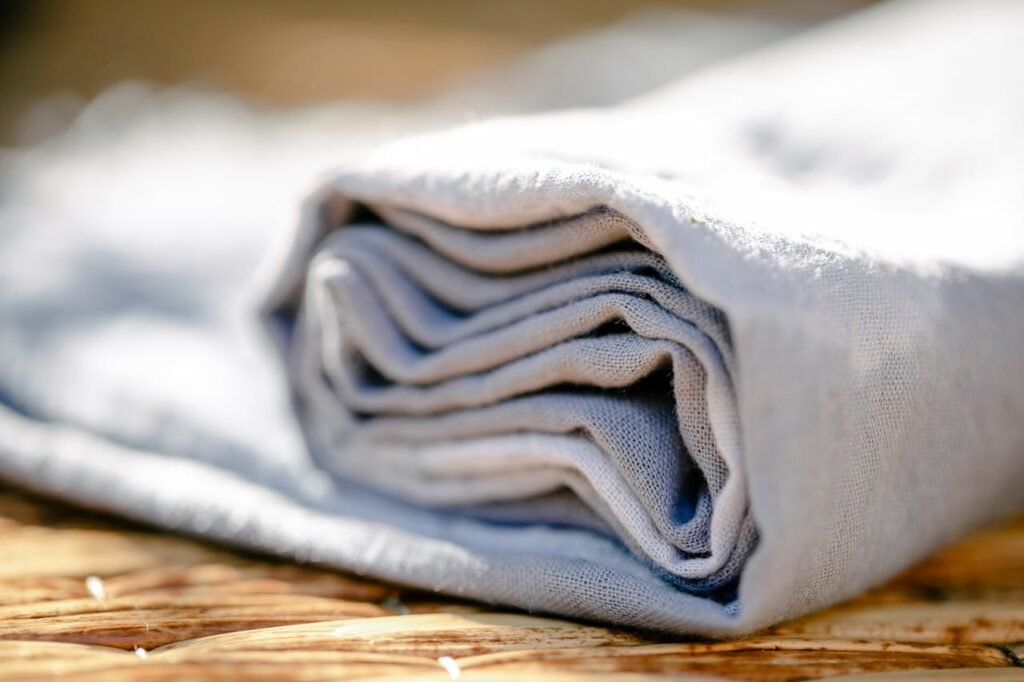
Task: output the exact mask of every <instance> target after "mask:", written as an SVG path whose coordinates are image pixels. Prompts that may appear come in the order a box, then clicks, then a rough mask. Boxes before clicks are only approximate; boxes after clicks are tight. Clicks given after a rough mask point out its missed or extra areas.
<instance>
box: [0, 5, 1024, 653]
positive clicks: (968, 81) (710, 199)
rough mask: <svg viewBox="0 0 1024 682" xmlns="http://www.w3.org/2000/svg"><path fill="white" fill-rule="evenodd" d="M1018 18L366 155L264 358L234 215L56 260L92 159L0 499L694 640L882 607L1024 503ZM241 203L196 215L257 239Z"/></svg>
mask: <svg viewBox="0 0 1024 682" xmlns="http://www.w3.org/2000/svg"><path fill="white" fill-rule="evenodd" d="M1022 10H1024V7H1022V6H1021V5H1020V4H1019V3H1014V2H999V1H998V0H986V1H985V2H977V3H942V2H931V3H929V2H901V3H895V4H892V5H885V6H882V7H880V8H878V9H872V10H870V11H868V12H867V13H865V14H864V15H862V16H859V17H854V18H851V19H848V20H844V21H841V22H839V23H837V24H836V25H834V26H829V27H825V28H822V29H819V30H816V31H813V32H811V33H808V34H806V35H803V36H798V37H795V38H792V39H790V40H788V41H786V42H785V43H784V44H782V45H780V46H777V47H773V48H770V49H768V50H764V51H761V52H758V53H754V54H752V55H748V56H744V57H741V58H738V59H734V60H731V61H728V62H726V63H723V64H721V65H718V66H715V67H713V68H707V69H704V70H702V71H701V72H699V73H697V74H694V75H688V76H687V77H686V78H683V79H681V80H680V81H679V82H678V83H676V84H674V85H672V86H670V87H668V88H666V89H664V90H662V91H660V92H656V93H653V94H650V95H647V96H644V97H640V98H638V99H635V100H632V101H630V102H628V103H626V104H622V105H618V106H614V107H608V108H605V109H594V110H579V111H568V112H563V113H554V114H545V115H540V116H533V117H522V118H510V119H499V120H494V121H488V122H483V123H480V124H475V125H470V126H466V127H462V128H458V129H455V130H452V131H447V132H441V133H435V134H430V135H424V136H420V137H415V138H410V139H407V140H404V141H399V142H397V143H395V144H392V145H389V146H386V147H382V148H380V149H378V150H376V151H374V152H372V153H369V154H366V155H361V156H360V158H359V159H358V160H355V161H353V162H351V163H348V164H346V165H345V166H343V167H342V168H341V169H339V170H337V171H335V172H332V173H331V174H329V175H328V176H326V177H325V179H324V180H323V182H322V184H321V187H320V188H319V189H318V190H316V191H315V192H314V193H313V195H312V196H311V197H310V198H309V199H308V200H307V201H306V202H305V204H304V205H303V207H302V209H301V220H300V221H299V225H298V227H297V228H296V227H295V226H294V223H293V224H292V226H291V228H290V229H289V230H287V234H286V235H285V237H284V239H285V242H286V244H285V245H284V246H281V247H280V248H279V249H278V250H277V251H276V252H275V257H274V258H273V262H272V263H271V265H270V266H269V269H268V274H267V275H266V277H267V278H269V280H268V281H262V282H261V289H260V290H261V294H260V297H261V305H262V312H263V317H264V320H265V322H266V324H267V326H269V329H270V330H271V332H272V336H273V338H274V339H275V341H276V348H275V349H271V348H264V347H262V346H260V344H259V342H258V339H260V338H262V337H260V336H259V335H258V334H257V332H256V331H255V329H254V328H250V327H249V326H247V323H248V322H253V323H255V321H256V311H255V310H253V309H251V308H249V307H247V305H246V301H247V300H248V299H246V298H245V297H243V296H241V295H240V293H239V292H240V291H241V290H242V289H243V285H244V284H247V282H248V280H247V278H246V277H245V276H244V275H245V272H246V268H245V267H242V265H243V264H244V262H245V259H244V258H242V257H241V256H240V255H239V254H242V253H248V254H251V253H253V252H254V251H255V248H254V246H255V245H260V246H261V245H262V242H261V239H257V238H255V237H250V239H248V240H247V238H246V225H245V221H241V220H237V216H235V218H236V220H235V223H232V224H234V225H235V226H236V227H239V229H238V230H237V231H234V232H229V231H224V230H223V229H222V230H221V231H220V232H216V231H213V230H211V229H208V228H210V227H211V226H212V223H207V224H205V227H203V228H202V229H200V228H197V229H196V230H195V231H194V232H189V233H187V238H183V239H178V240H177V241H175V240H171V239H168V240H167V241H165V242H161V241H153V240H154V239H155V237H152V238H150V239H149V240H147V239H146V238H145V236H146V235H145V233H141V232H137V231H134V230H128V229H125V230H122V231H121V232H118V233H115V232H111V231H109V230H108V231H106V232H104V231H102V230H97V231H96V233H95V234H99V235H103V236H104V238H105V239H106V240H107V241H100V242H97V241H96V240H91V241H90V240H89V239H85V238H83V239H81V240H80V242H76V241H75V240H74V239H68V240H67V241H64V242H61V243H60V245H58V246H54V245H53V244H44V243H43V239H42V238H41V237H40V236H39V235H41V234H46V232H45V229H44V227H45V226H46V225H53V224H60V220H67V221H76V220H83V219H86V218H88V216H89V211H90V210H91V209H92V208H93V207H95V206H96V204H95V203H94V202H93V203H88V202H86V203H85V204H82V203H75V202H74V201H70V202H68V203H67V205H66V206H65V205H64V204H62V203H61V202H55V201H48V200H47V198H48V194H49V193H50V192H56V188H57V187H59V186H60V182H63V181H66V180H67V178H69V177H75V175H74V172H72V171H73V168H77V167H80V166H74V167H73V168H72V170H67V169H65V170H66V171H67V172H66V173H65V174H60V173H57V174H56V175H55V176H53V177H55V178H56V180H58V181H60V182H55V183H41V184H39V185H36V184H33V183H31V182H30V183H27V184H25V185H23V186H22V188H23V189H24V187H29V188H34V189H35V191H36V192H37V193H38V197H37V198H36V199H35V200H34V201H35V203H33V199H32V197H33V196H34V195H32V194H31V192H25V191H21V192H19V193H17V196H19V197H22V198H21V201H22V202H23V203H22V204H20V205H18V204H17V203H16V199H15V198H11V197H13V196H14V195H13V194H12V195H11V196H9V197H8V200H9V201H10V202H12V205H16V206H19V208H17V210H15V209H13V208H6V209H5V213H4V220H5V221H6V222H15V223H18V224H19V225H22V224H24V225H29V226H31V225H39V226H43V227H41V228H40V229H41V230H42V231H33V230H31V229H27V228H25V229H22V230H20V231H17V232H15V233H14V234H15V235H16V236H17V239H13V240H12V241H11V243H10V246H11V248H10V250H9V251H8V253H6V254H3V255H0V264H2V267H0V274H4V275H5V281H7V282H9V283H12V286H11V287H9V289H8V290H9V291H14V292H15V293H14V294H12V295H10V296H9V297H8V298H7V300H0V319H2V320H3V322H4V325H2V326H3V329H2V330H0V351H2V353H3V356H4V358H5V360H6V362H5V364H4V365H0V400H2V402H3V403H4V404H5V405H6V407H2V408H0V474H2V475H4V476H5V477H8V478H10V479H13V480H16V481H20V482H21V483H23V484H26V485H30V486H32V487H35V488H37V489H40V490H44V491H48V492H51V493H58V494H61V495H64V496H67V497H69V498H71V499H75V500H79V501H82V502H85V503H88V504H92V505H98V506H102V507H104V508H107V509H112V510H115V511H118V512H121V513H125V514H130V515H132V516H135V517H139V518H143V519H146V520H149V521H152V522H156V523H159V524H161V525H162V526H165V527H169V528H176V529H182V530H185V531H187V532H191V533H199V534H203V535H205V536H208V537H212V538H216V539H220V540H223V541H226V542H231V543H235V544H241V545H244V546H248V547H256V548H259V549H262V550H267V551H272V552H276V553H279V554H282V555H286V556H294V557H298V558H300V559H305V560H315V561H319V562H322V563H326V564H329V565H332V566H336V567H339V568H342V569H346V570H354V571H358V572H360V573H368V574H371V575H374V576H377V577H380V578H384V579H389V580H397V581H401V582H404V583H408V584H413V585H417V586H421V587H424V588H428V589H434V590H439V591H444V592H447V593H454V594H459V595H463V596H466V597H472V598H477V599H483V600H488V601H492V602H497V603H502V604H507V605H513V606H518V607H523V608H527V609H536V610H541V611H545V612H550V613H558V614H565V615H570V616H580V617H589V618H599V619H603V620H607V621H613V622H617V623H621V624H627V625H635V626H642V627H646V628H655V629H663V630H669V631H674V632H686V633H702V634H709V635H729V634H736V633H742V632H748V631H751V630H753V629H755V628H758V627H761V626H764V625H766V624H768V623H771V622H774V621H777V620H780V619H783V618H786V617H789V616H793V615H796V614H799V613H804V612H807V611H809V610H811V609H814V608H818V607H820V606H823V605H826V604H829V603H833V602H835V601H837V600H839V599H842V598H844V597H846V596H849V595H852V594H854V593H856V592H858V591H861V590H863V589H865V588H867V587H868V586H870V585H872V584H875V583H876V582H878V581H880V580H882V579H884V578H886V577H888V576H890V575H892V574H893V573H894V572H896V571H898V570H900V569H901V568H903V567H905V566H906V565H908V564H909V563H910V562H912V561H914V560H916V559H918V558H920V557H922V556H924V555H925V554H926V553H927V552H929V551H932V550H934V549H935V548H936V547H938V546H939V545H941V544H942V543H944V542H946V541H948V540H950V539H951V538H953V537H955V536H956V535H958V534H960V533H962V532H963V531H965V530H967V529H969V528H971V527H973V526H976V525H977V524H980V523H983V522H985V521H987V520H990V519H994V518H997V517H999V516H1001V515H1005V514H1006V513H1009V512H1011V511H1012V510H1015V509H1018V508H1020V507H1021V505H1022V504H1024V480H1022V479H1021V475H1022V472H1024V467H1022V466H1021V464H1022V462H1024V352H1022V351H1021V349H1022V348H1024V312H1022V311H1024V229H1022V225H1024V223H1022V216H1024V191H1021V189H1022V188H1024V168H1022V166H1021V162H1020V160H1021V159H1022V158H1024V89H1022V88H1020V87H1019V85H1020V82H1019V75H1020V74H1019V64H1021V63H1024V51H1022V50H1024V15H1022ZM292 134H295V132H294V131H292ZM257 137H259V136H257ZM283 138H284V139H285V143H284V144H282V148H287V147H288V144H287V139H289V138H288V136H287V135H285V136H283ZM260 139H261V140H262V137H260ZM274 139H277V138H274ZM328 139H330V136H329V135H324V136H323V140H328ZM203 140H205V142H204V144H205V145H207V146H209V144H210V143H211V140H218V141H222V140H221V137H219V136H207V137H205V138H203ZM277 142H278V143H279V142H280V140H279V139H278V140H277ZM309 142H310V140H308V139H305V143H306V144H308V143H309ZM314 142H315V140H314ZM263 143H264V142H262V141H261V142H260V143H259V144H263ZM325 143H326V142H325ZM267 144H269V143H267ZM253 146H254V148H255V147H258V144H257V143H256V142H253ZM311 146H316V145H315V144H314V145H311ZM149 149H152V148H151V147H150V148H149ZM223 157H224V155H223V154H221V155H219V156H218V158H223ZM252 158H254V159H263V160H265V161H266V160H267V159H274V158H275V157H274V155H273V154H267V153H260V154H255V155H253V157H252ZM267 163H268V166H266V168H269V164H271V162H270V161H268V162H267ZM241 165H243V164H240V166H241ZM161 168H166V164H163V165H161ZM44 177H50V176H45V175H44ZM187 177H188V173H186V172H183V173H182V174H181V178H182V180H181V181H182V182H184V178H187ZM226 177H227V176H226ZM268 177H276V176H274V175H273V174H270V175H268ZM282 182H283V181H282ZM155 185H159V186H160V189H161V190H162V191H163V193H160V194H159V196H160V197H161V200H162V199H163V198H164V197H165V186H164V185H163V184H162V183H155ZM204 189H208V188H204ZM236 194H237V196H234V195H233V196H232V197H228V198H225V197H224V196H220V195H217V196H213V197H211V196H209V194H206V195H202V196H205V197H206V200H207V204H206V206H208V207H209V208H210V210H214V209H215V208H217V209H219V208H222V207H223V206H225V205H232V206H235V205H237V206H238V207H252V211H251V214H244V215H246V216H248V217H247V218H246V219H247V220H248V219H249V217H251V218H252V219H253V220H256V218H257V217H258V216H256V214H257V213H262V212H263V210H264V208H265V207H264V205H263V204H261V203H260V202H261V201H262V200H264V199H265V197H263V196H262V195H260V194H259V193H257V192H249V193H246V192H237V193H236ZM82 196H84V197H86V198H88V199H90V200H92V199H93V197H94V194H93V193H89V192H83V193H82ZM130 196H131V195H130V193H123V194H121V195H119V197H120V198H119V199H117V200H116V201H114V202H113V205H114V208H116V207H117V206H118V205H120V204H118V202H119V201H122V200H123V201H127V200H128V198H129V197H130ZM24 197H28V198H27V199H25V198H24ZM78 201H79V202H82V201H84V200H83V199H82V198H81V197H78ZM231 202H237V204H233V203H231ZM189 205H190V204H188V203H187V202H180V203H173V204H160V206H159V208H160V209H161V210H159V211H157V210H153V211H149V210H148V209H149V208H152V207H149V206H147V207H142V208H146V209H147V210H146V212H145V213H143V212H142V211H141V210H133V211H130V212H128V213H127V214H128V215H129V216H130V217H131V218H132V219H133V220H139V219H140V218H139V216H140V215H153V216H157V217H159V216H160V215H163V211H166V210H172V209H175V210H177V209H180V207H181V206H185V207H187V206H189ZM197 205H198V206H203V204H201V203H200V204H197ZM83 206H84V208H83V209H82V210H78V209H79V208H81V207H83ZM104 206H106V205H104ZM107 208H110V207H109V206H107ZM138 208H139V207H136V209H138ZM239 210H241V208H240V209H239ZM61 211H63V212H61ZM55 215H56V216H58V217H59V218H60V220H56V221H55V219H54V216H55ZM102 215H104V216H108V217H109V216H113V217H114V218H113V219H118V220H123V219H124V215H125V214H124V212H118V211H114V210H110V211H109V212H108V213H105V214H102ZM239 215H242V214H239ZM33 221H34V222H33ZM216 235H220V236H221V237H222V240H220V241H217V240H214V236H216ZM164 236H165V237H166V235H164ZM179 236H180V235H179ZM204 240H206V241H204ZM150 242H152V243H150ZM97 243H101V244H102V245H103V246H104V248H103V249H97V248H96V244H97ZM154 244H155V246H154ZM215 246H216V248H215ZM112 254H116V255H117V256H118V257H117V258H114V257H113V255H112ZM202 254H207V257H206V258H205V259H204V260H200V261H196V260H195V259H196V257H197V255H202ZM197 262H198V263H199V264H198V265H197V264H196V263H197ZM53 263H61V264H64V265H65V266H67V267H61V268H54V267H52V264H53ZM48 264H49V266H48ZM71 266H74V267H71ZM54 272H59V273H63V274H61V276H60V277H54V276H52V275H53V273H54ZM133 272H135V273H136V275H134V276H133V275H132V273H133ZM138 272H141V275H139V274H138ZM126 283H129V284H131V286H127V285H126ZM254 326H255V325H254ZM260 331H261V332H265V331H266V330H265V329H261V330H260ZM282 358H283V362H282ZM282 368H283V370H284V371H281V370H282ZM286 392H287V394H288V395H286ZM293 410H294V412H293ZM296 415H297V417H298V418H297V419H295V416H296ZM300 430H301V432H302V435H303V436H304V438H300V437H299V435H300V434H299V431H300Z"/></svg>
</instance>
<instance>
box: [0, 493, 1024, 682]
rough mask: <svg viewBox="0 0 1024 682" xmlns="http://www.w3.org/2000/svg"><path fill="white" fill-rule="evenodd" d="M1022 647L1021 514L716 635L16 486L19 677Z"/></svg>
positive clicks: (510, 668) (701, 667)
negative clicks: (196, 537) (508, 596)
mask: <svg viewBox="0 0 1024 682" xmlns="http://www.w3.org/2000/svg"><path fill="white" fill-rule="evenodd" d="M1022 643H1024V520H1021V521H1017V522H1015V523H1012V524H1010V525H1008V526H1003V527H1000V528H996V529H993V530H989V531H986V532H984V533H981V534H979V535H976V536H974V537H973V538H970V539H968V540H966V541H964V542H962V543H960V544H958V545H956V546H955V547H952V548H950V549H948V550H946V551H945V552H943V553H941V554H940V555H938V556H936V557H935V558H933V559H932V560H930V561H928V562H927V563H925V564H924V565H922V566H919V567H917V568H916V569H914V570H912V571H910V572H909V573H907V574H905V575H903V576H901V577H900V578H898V579H897V580H895V581H893V582H892V583H890V584H889V585H887V586H885V587H883V588H881V589H879V590H876V591H875V592H873V593H871V594H869V595H867V596H864V597H861V598H860V599H857V600H855V601H853V602H851V603H848V604H845V605H843V606H840V607H838V608H834V609H832V610H829V611H826V612H824V613H819V614H816V615H814V616H811V617H808V618H804V619H801V620H797V621H793V622H789V623H784V624H782V625H779V626H778V627H776V628H774V629H773V630H772V631H770V632H768V633H763V634H761V635H758V636H755V637H749V638H747V639H743V640H740V641H735V642H717V643H714V642H701V641H685V640H679V639H677V640H674V641H672V640H663V639H662V640H659V639H653V638H651V637H650V636H645V635H642V634H638V633H635V632H628V631H623V630H616V629H609V628H604V627H599V626H596V625H593V624H585V623H573V622H567V621H563V620H554V619H549V618H543V617H537V616H530V615H524V614H521V613H513V612H507V611H500V610H497V609H491V608H486V607H484V606H480V605H475V604H468V603H464V602H459V601H455V600H448V599H440V598H438V597H437V596H435V595H428V594H423V593H416V592H411V591H407V590H403V589H400V588H396V587H393V586H389V585H383V584H380V583H375V582H370V581H367V580H364V579H361V578H354V577H351V576H347V575H341V574H338V573H334V572H330V571H326V570H320V569H317V568H313V567H302V566H295V565H292V564H286V563H282V562H279V561H274V560H271V559H266V558H262V557H256V556H251V555H245V554H241V553H234V552H230V551H226V550H224V549H219V548H213V547H210V546H208V545H205V544H202V543H200V542H196V541H192V540H189V539H186V538H182V537H178V536H173V535H168V534H166V533H162V532H159V531H155V530H152V529H149V528H146V527H142V526H137V525H133V524H130V523H127V522H124V521H120V520H117V519H112V518H109V517H106V516H102V515H99V514H96V513H92V512H87V511H83V510H79V509H75V508H72V507H68V506H65V505H63V504H60V503H56V502H53V501H49V500H45V499H42V498H38V497H34V496H31V495H29V494H27V493H24V492H21V491H18V490H14V489H11V488H7V487H0V679H3V680H27V679H37V678H44V677H49V676H51V675H53V674H55V673H56V674H61V675H65V676H71V677H74V678H75V679H88V680H127V679H144V680H165V679H166V680H217V679H273V680H354V679H395V680H404V679H428V680H450V679H461V680H503V679H528V680H540V681H542V682H546V681H550V680H575V679H584V678H586V679H595V678H596V679H610V680H626V679H630V680H632V679H638V680H650V679H663V678H665V677H670V678H672V679H708V678H711V679H730V680H734V679H753V680H800V679H814V678H819V677H834V676H841V675H863V677H858V678H857V679H872V680H874V679H885V680H890V679H891V680H910V679H913V680H917V679H929V680H931V679H936V680H948V679H988V680H1003V679H1006V680H1010V679H1024V664H1022V662H1021V660H1020V659H1021V657H1024V644H1022ZM901 671H902V672H901ZM907 671H911V672H907ZM851 679H852V678H851Z"/></svg>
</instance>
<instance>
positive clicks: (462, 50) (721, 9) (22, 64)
mask: <svg viewBox="0 0 1024 682" xmlns="http://www.w3.org/2000/svg"><path fill="white" fill-rule="evenodd" d="M866 4H868V2H867V1H866V0H823V1H811V0H785V1H781V0H775V1H769V2H754V1H753V0H746V1H743V0H660V1H659V0H634V1H631V0H598V1H592V0H571V1H570V2H559V3H557V5H552V3H550V2H544V1H543V0H528V1H526V2H506V1H502V0H486V1H484V2H473V1H470V0H440V1H437V2H429V3H417V2H411V1H410V0H383V1H381V0H342V1H338V2H329V1H325V0H301V1H299V2H288V3H280V2H270V1H269V0H256V1H253V2H243V1H242V0H217V1H215V2H197V1H194V0H190V1H186V2H175V1H173V0H151V1H148V2H119V1H117V0H99V1H95V2H91V1H88V0H39V1H35V2H33V1H30V0H11V1H9V2H4V3H3V4H2V5H0V24H2V29H0V92H2V93H3V97H2V98H0V144H4V145H11V144H30V143H33V142H36V141H39V140H40V139H43V138H45V137H46V136H48V135H50V134H52V133H53V132H55V131H57V130H60V129H61V128H62V127H64V126H65V125H67V123H68V122H69V121H70V120H71V119H72V118H73V117H74V116H75V114H76V113H77V112H78V111H79V110H80V108H81V107H82V106H83V104H84V103H86V102H88V101H89V100H91V99H93V98H94V97H96V96H97V95H98V94H99V93H101V92H103V91H104V90H106V89H107V88H109V87H110V86H112V85H114V84H117V83H121V82H124V81H146V82H152V83H154V84H157V85H178V84H189V85H194V86H202V87H204V88H212V89H216V90H224V91H226V92H228V93H236V94H241V95H244V96H245V97H246V98H247V99H251V100H253V101H255V102H258V103H261V104H269V105H273V106H288V107H291V106H297V105H305V104H313V103H323V102H328V101H333V100H339V99H344V100H351V99H361V100H387V101H403V100H409V99H414V98H417V97H422V96H425V95H428V94H430V93H432V92H435V91H436V90H438V89H439V88H442V87H448V86H451V85H453V84H458V83H460V82H463V81H465V80H467V79H471V78H472V77H473V76H474V74H477V73H479V72H481V71H486V70H488V69H493V68H496V67H500V66H502V65H504V64H507V63H509V62H511V61H514V60H515V58H516V57H518V56H519V55H522V54H524V53H527V52H532V51H533V50H535V49H537V48H538V47H539V46H543V45H545V44H548V43H552V42H554V41H557V40H560V39H563V38H565V37H566V36H570V35H575V34H584V33H588V32H591V31H594V30H599V29H601V28H603V27H607V26H610V25H613V24H616V23H617V22H620V21H621V20H622V19H624V18H626V17H630V16H647V17H648V18H650V17H652V16H658V17H662V18H664V17H669V20H670V23H671V17H672V16H673V14H678V10H688V11H696V12H701V13H711V14H716V15H722V16H723V17H732V18H735V17H737V16H742V17H744V18H754V19H758V20H768V21H780V20H783V21H786V22H791V23H800V24H805V23H807V24H809V23H814V22H817V21H821V20H825V19H828V18H831V17H834V16H837V15H839V14H842V13H845V12H848V11H851V10H854V9H857V8H858V7H861V6H863V5H866ZM674 11H675V12H674ZM676 20H678V17H676ZM655 23H657V22H655ZM698 38H700V37H699V36H698ZM715 38H716V36H714V35H711V36H708V37H707V38H706V39H705V41H707V40H710V41H714V40H715ZM657 47H658V46H657V45H653V46H652V48H651V49H656V48H657ZM676 47H680V48H681V47H684V46H676ZM705 51H706V49H705ZM651 61H655V60H651ZM580 66H581V68H586V65H580ZM628 66H629V65H628V60H627V63H626V64H620V66H619V68H620V69H621V68H626V67H628ZM602 68H608V66H607V65H605V66H603V67H602ZM631 71H632V77H633V78H634V79H635V80H636V83H637V88H640V87H642V86H643V85H645V84H647V83H648V81H649V80H650V79H651V75H650V74H645V73H644V71H643V69H637V68H633V69H631ZM595 103H596V104H601V103H603V102H595Z"/></svg>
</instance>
